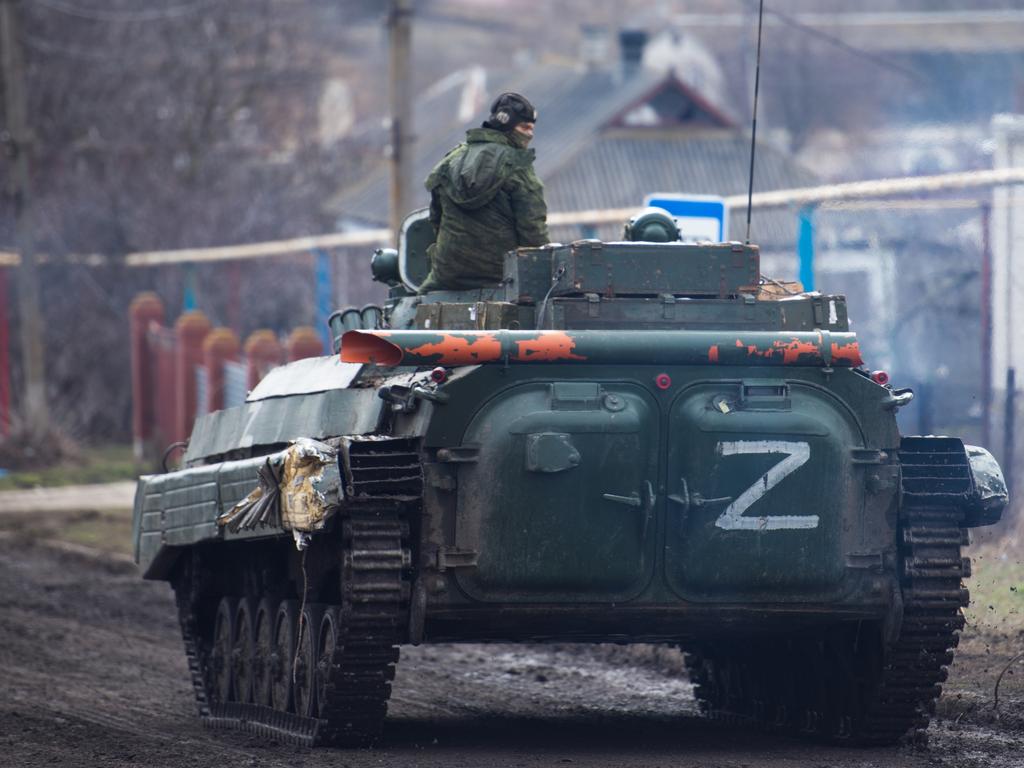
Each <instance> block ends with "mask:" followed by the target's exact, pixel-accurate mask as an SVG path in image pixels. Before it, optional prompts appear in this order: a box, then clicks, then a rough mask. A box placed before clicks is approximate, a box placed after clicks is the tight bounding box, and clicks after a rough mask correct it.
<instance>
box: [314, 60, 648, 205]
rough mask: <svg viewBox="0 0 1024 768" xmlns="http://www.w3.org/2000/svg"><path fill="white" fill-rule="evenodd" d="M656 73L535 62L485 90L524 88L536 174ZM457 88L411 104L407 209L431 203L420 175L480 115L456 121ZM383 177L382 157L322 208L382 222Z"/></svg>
mask: <svg viewBox="0 0 1024 768" xmlns="http://www.w3.org/2000/svg"><path fill="white" fill-rule="evenodd" d="M664 77H665V75H664V74H663V73H657V72H651V71H647V70H641V71H639V72H637V73H636V74H635V75H633V76H632V77H630V78H627V79H624V78H622V77H621V76H619V75H618V74H617V73H614V72H611V71H589V72H584V71H578V70H576V69H575V68H573V67H570V66H564V65H551V64H546V65H542V66H538V67H534V68H533V69H531V70H530V71H528V72H526V73H525V74H524V75H522V76H520V77H516V78H514V79H510V80H508V81H506V82H503V83H501V84H500V86H497V87H488V93H489V94H490V95H491V96H493V95H494V94H497V93H500V92H502V91H516V92H519V93H523V94H525V95H526V96H527V98H529V99H530V101H532V102H533V104H534V106H535V107H536V108H537V111H538V113H539V117H538V120H537V133H536V137H535V138H534V140H533V142H532V144H531V146H532V147H533V148H534V149H535V150H536V153H537V160H536V163H535V166H534V167H535V168H536V170H537V173H538V174H539V175H540V177H541V179H543V178H544V177H545V175H547V174H549V173H551V172H552V171H554V169H555V168H557V167H558V166H560V165H561V164H563V163H564V162H566V161H567V159H568V158H570V157H571V156H572V155H573V154H574V153H575V152H576V151H578V150H579V149H581V148H583V147H584V146H585V145H586V144H587V142H589V141H592V140H593V138H594V135H595V134H596V133H597V131H598V129H599V128H600V127H601V126H602V125H604V124H605V123H606V122H607V121H608V120H610V119H611V118H612V117H613V116H614V115H615V114H616V112H617V111H618V110H619V109H621V108H622V107H623V106H625V105H626V104H629V103H630V102H631V101H632V100H634V99H636V98H637V97H638V96H640V95H642V94H643V93H644V92H645V91H647V90H649V89H650V88H652V87H654V86H655V85H656V84H657V83H658V82H659V81H660V80H662V79H663V78H664ZM458 101H459V94H458V92H457V91H454V90H449V91H445V92H443V93H440V94H438V95H436V96H434V97H432V98H429V99H421V100H419V101H418V102H417V104H416V109H415V116H414V122H413V131H414V132H415V134H416V136H417V137H418V138H417V140H416V143H415V146H414V149H413V160H412V167H413V172H412V178H411V179H410V180H409V186H408V188H407V189H408V192H409V195H410V197H409V199H410V200H411V208H410V210H411V209H414V208H421V207H423V206H425V205H428V204H429V203H430V198H429V196H428V194H427V191H426V189H424V187H423V181H424V180H425V179H426V177H427V174H429V173H430V170H431V169H432V168H433V167H434V164H435V163H437V161H438V160H440V159H441V158H442V157H443V156H444V155H445V153H446V152H448V150H450V149H451V148H452V147H454V146H455V145H456V144H458V143H459V142H460V141H462V140H463V139H464V138H465V135H466V130H467V129H468V128H473V127H476V126H478V125H480V123H481V122H483V120H485V119H486V118H487V108H488V107H489V106H490V103H489V102H488V104H487V105H485V106H484V109H483V110H482V111H481V113H480V115H479V116H478V119H477V120H475V121H474V122H472V123H471V124H469V125H466V124H463V123H460V122H458V120H457V115H458ZM389 183H390V180H389V176H388V165H387V164H386V163H381V164H380V165H379V166H378V167H377V168H376V169H374V171H373V172H372V173H371V174H370V175H369V176H367V178H366V179H365V180H364V181H362V182H361V183H358V184H356V185H354V186H353V187H351V188H349V189H346V190H343V191H342V192H341V194H339V195H338V196H337V197H335V198H333V199H332V200H331V201H330V202H329V203H328V207H329V209H330V210H332V211H335V212H336V213H337V214H338V215H339V216H342V217H344V218H354V219H359V220H363V221H366V222H374V223H386V222H387V219H388V201H389V188H388V185H389Z"/></svg>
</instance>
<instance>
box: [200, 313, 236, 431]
mask: <svg viewBox="0 0 1024 768" xmlns="http://www.w3.org/2000/svg"><path fill="white" fill-rule="evenodd" d="M238 349H239V343H238V334H236V333H235V332H234V331H233V330H231V329H230V328H214V329H213V330H212V331H210V332H209V333H208V334H207V336H206V338H205V339H204V340H203V364H204V365H205V366H206V412H207V413H212V412H213V411H219V410H220V409H221V408H223V407H224V380H225V377H226V374H225V371H224V364H225V363H226V362H228V361H229V360H238Z"/></svg>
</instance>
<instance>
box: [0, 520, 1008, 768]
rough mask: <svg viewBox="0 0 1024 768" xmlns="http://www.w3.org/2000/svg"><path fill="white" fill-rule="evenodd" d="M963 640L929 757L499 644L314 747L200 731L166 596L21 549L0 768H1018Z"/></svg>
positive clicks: (631, 672)
mask: <svg viewBox="0 0 1024 768" xmlns="http://www.w3.org/2000/svg"><path fill="white" fill-rule="evenodd" d="M979 643H980V644H979ZM966 645H967V646H968V647H967V649H966V651H967V652H966V653H965V654H964V655H963V657H962V658H963V661H962V662H961V663H958V667H957V668H956V669H955V670H954V675H953V679H951V681H950V690H951V691H954V693H951V694H950V696H949V701H948V702H944V703H943V705H942V707H940V714H942V715H943V717H941V718H940V719H939V720H937V721H936V722H935V723H934V724H933V725H932V727H931V729H930V745H929V746H928V747H927V748H925V749H921V748H914V747H909V746H905V747H900V748H893V749H872V750H852V749H837V748H831V747H823V746H820V745H815V744H806V743H802V742H800V741H798V740H793V739H789V738H783V737H778V736H772V735H766V734H763V733H759V732H756V731H753V730H751V729H749V728H747V727H744V726H726V725H722V724H717V723H710V722H707V721H704V720H702V719H700V717H699V716H698V715H697V711H696V706H695V703H694V700H693V697H692V694H691V688H690V685H689V683H688V681H687V680H686V678H685V675H682V674H680V665H681V664H680V663H681V659H680V658H679V656H678V655H677V654H676V653H675V652H673V651H669V650H667V649H646V650H644V649H641V650H640V651H635V650H633V649H628V650H627V649H623V648H616V647H605V646H600V647H580V646H565V647H547V646H526V647H523V646H507V645H493V646H424V647H419V648H407V649H403V656H402V661H401V662H400V664H399V674H398V677H397V679H396V681H395V686H394V696H393V698H392V706H391V710H390V711H391V716H390V719H389V723H388V726H387V730H386V734H385V739H384V742H383V744H381V745H380V746H379V747H378V748H376V749H373V750H359V751H341V750H318V751H311V750H304V749H298V748H295V747H290V746H283V745H279V744H275V743H273V742H268V741H263V740H259V739H255V738H251V737H248V736H245V735H242V734H238V733H234V732H223V731H211V730H206V729H204V728H203V727H202V725H201V724H200V722H199V720H198V719H197V718H196V717H195V716H194V713H193V705H192V699H191V690H190V688H189V685H188V676H187V674H186V668H185V662H184V656H183V653H182V650H181V644H180V640H179V636H178V630H177V626H176V623H175V621H174V607H173V604H172V600H171V594H170V589H169V588H168V586H167V585H166V584H163V583H149V582H144V581H142V580H141V579H139V578H138V576H137V575H136V573H135V571H134V568H133V567H132V566H129V565H126V564H125V563H124V562H123V561H120V562H117V563H109V562H103V561H99V560H95V559H92V558H89V557H85V556H83V555H82V554H81V553H79V552H76V551H67V550H65V551H58V550H54V549H51V548H49V547H43V546H40V545H37V544H35V543H33V542H32V540H31V539H25V538H23V537H17V536H15V537H8V538H6V539H0V681H2V682H0V691H2V694H3V695H2V697H0V764H2V765H5V766H37V765H39V766H41V765H47V766H49V765H65V766H99V767H101V768H107V767H110V766H175V767H177V766H190V768H191V767H192V766H205V765H217V766H235V765H238V766H328V765H330V766H352V767H353V768H355V767H361V766H380V765H389V766H466V767H467V768H468V767H469V766H473V767H474V768H476V767H477V766H481V765H488V766H493V768H503V767H504V766H531V765H545V766H546V765H556V764H557V765H562V764H564V765H585V766H631V767H632V766H637V767H639V766H668V765H672V766H694V767H696V766H701V767H702V768H707V767H709V766H730V767H734V768H739V767H740V766H771V767H772V768H784V767H785V768H788V767H790V766H801V767H810V766H814V767H817V766H844V767H845V766H897V767H898V768H911V767H913V768H917V767H919V766H920V767H922V768H923V767H924V766H974V765H977V766H985V768H1003V767H1004V766H1019V765H1024V731H1022V730H1021V728H1020V726H1021V722H1020V718H1019V717H1010V718H1006V717H1004V718H1003V719H1002V720H1000V721H999V722H996V721H995V720H994V719H993V717H992V715H991V712H990V711H989V709H988V708H987V704H986V703H985V701H984V699H985V696H986V695H987V694H986V693H985V691H984V690H982V689H981V688H980V687H979V685H981V683H979V681H982V680H983V679H986V680H987V679H989V678H990V677H991V674H990V673H991V672H993V671H997V670H993V669H992V668H993V666H994V665H993V663H992V661H993V660H992V647H993V644H992V639H991V638H988V639H984V638H980V639H979V638H975V639H974V640H971V641H969V642H968V643H966ZM982 665H984V669H985V673H986V675H987V676H988V677H986V675H982V674H981V670H982ZM985 685H987V683H985ZM1006 690H1007V693H1006V695H1007V696H1009V697H1010V698H1011V701H1010V702H1008V703H1009V705H1010V709H1011V710H1016V711H1018V712H1019V711H1020V710H1021V701H1020V699H1017V700H1015V701H1014V700H1013V697H1014V696H1015V695H1016V694H1015V693H1014V692H1013V691H1014V690H1016V689H1013V690H1011V687H1008V688H1007V689H1006ZM1006 706H1007V705H1006V704H1004V710H1005V708H1006Z"/></svg>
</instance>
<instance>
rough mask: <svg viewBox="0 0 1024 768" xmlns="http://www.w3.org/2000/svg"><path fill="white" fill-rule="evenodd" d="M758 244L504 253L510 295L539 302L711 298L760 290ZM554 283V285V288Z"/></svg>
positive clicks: (590, 244) (575, 246)
mask: <svg viewBox="0 0 1024 768" xmlns="http://www.w3.org/2000/svg"><path fill="white" fill-rule="evenodd" d="M760 269H761V265H760V254H759V252H758V249H757V246H753V245H742V244H740V243H708V244H700V245H691V244H686V243H633V242H626V243H602V242H600V241H597V240H578V241H576V242H575V243H571V244H569V245H548V246H542V247H540V248H520V249H519V250H518V251H513V252H510V253H509V254H507V255H506V257H505V299H506V301H512V302H530V301H533V302H539V301H542V300H543V299H544V297H545V296H546V295H547V294H548V291H549V290H550V291H551V296H572V295H582V294H586V293H596V294H598V295H601V296H614V295H619V296H622V295H659V294H663V293H671V294H675V295H680V296H708V297H718V298H726V297H729V296H735V295H737V294H739V293H740V292H741V291H742V290H748V291H756V290H757V287H756V286H757V284H758V281H759V279H760ZM552 286H553V287H552Z"/></svg>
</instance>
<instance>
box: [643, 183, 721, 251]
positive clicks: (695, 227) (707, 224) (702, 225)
mask: <svg viewBox="0 0 1024 768" xmlns="http://www.w3.org/2000/svg"><path fill="white" fill-rule="evenodd" d="M644 205H645V206H648V207H652V208H663V209H664V210H666V211H668V212H669V213H670V214H672V216H673V217H674V218H675V220H676V223H677V224H678V225H679V231H680V232H681V233H682V235H683V240H684V241H686V242H689V243H692V242H696V241H698V240H710V241H711V242H714V243H722V242H725V239H726V237H727V236H728V232H729V209H728V208H726V207H725V200H723V199H722V198H720V197H713V196H711V195H683V194H673V193H667V192H666V193H662V192H658V193H655V194H653V195H648V196H647V197H645V198H644Z"/></svg>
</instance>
